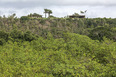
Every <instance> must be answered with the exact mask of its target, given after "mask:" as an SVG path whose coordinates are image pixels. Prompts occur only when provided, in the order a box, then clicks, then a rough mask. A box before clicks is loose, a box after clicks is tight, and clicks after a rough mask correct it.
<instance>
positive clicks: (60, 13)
mask: <svg viewBox="0 0 116 77" xmlns="http://www.w3.org/2000/svg"><path fill="white" fill-rule="evenodd" d="M44 8H48V9H51V10H52V11H53V15H54V16H57V17H64V16H67V15H71V14H73V13H75V12H77V13H80V11H85V10H87V12H86V17H89V18H91V17H92V18H95V17H107V18H109V17H111V18H116V0H0V16H2V15H6V16H9V15H11V14H13V13H16V15H17V16H18V17H20V16H23V15H28V14H29V13H39V14H42V15H43V16H44V13H43V11H44Z"/></svg>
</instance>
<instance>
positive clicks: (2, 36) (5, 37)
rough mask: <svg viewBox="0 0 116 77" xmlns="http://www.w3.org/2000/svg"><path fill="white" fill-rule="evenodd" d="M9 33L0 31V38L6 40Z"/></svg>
mask: <svg viewBox="0 0 116 77" xmlns="http://www.w3.org/2000/svg"><path fill="white" fill-rule="evenodd" d="M8 36H9V34H8V33H7V32H5V31H0V38H1V39H4V40H5V41H8Z"/></svg>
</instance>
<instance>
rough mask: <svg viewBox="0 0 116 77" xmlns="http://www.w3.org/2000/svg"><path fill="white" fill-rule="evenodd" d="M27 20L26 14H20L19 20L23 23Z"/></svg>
mask: <svg viewBox="0 0 116 77" xmlns="http://www.w3.org/2000/svg"><path fill="white" fill-rule="evenodd" d="M28 20H29V17H28V16H22V17H21V18H20V22H22V23H24V22H26V21H28Z"/></svg>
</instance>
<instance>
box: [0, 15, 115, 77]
mask: <svg viewBox="0 0 116 77" xmlns="http://www.w3.org/2000/svg"><path fill="white" fill-rule="evenodd" d="M0 77H116V18H68V17H65V18H58V17H53V16H51V17H48V18H41V17H40V18H33V17H29V16H22V17H20V18H17V17H16V16H15V15H14V14H13V15H11V16H9V17H5V16H3V17H2V16H0Z"/></svg>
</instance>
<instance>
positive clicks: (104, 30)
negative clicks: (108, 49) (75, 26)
mask: <svg viewBox="0 0 116 77" xmlns="http://www.w3.org/2000/svg"><path fill="white" fill-rule="evenodd" d="M113 36H114V32H113V31H112V30H111V29H110V28H108V27H97V28H95V29H93V30H91V32H90V34H89V37H90V38H92V39H94V40H100V41H101V40H103V37H107V38H109V39H113Z"/></svg>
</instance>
